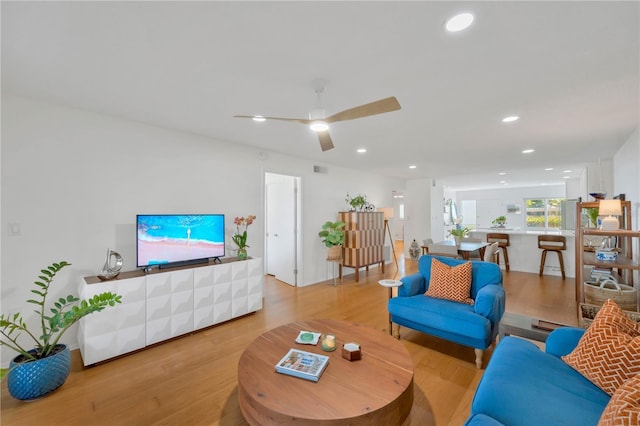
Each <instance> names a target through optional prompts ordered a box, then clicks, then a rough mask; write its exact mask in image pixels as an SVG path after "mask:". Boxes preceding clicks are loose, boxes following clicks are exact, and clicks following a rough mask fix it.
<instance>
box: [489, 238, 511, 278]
mask: <svg viewBox="0 0 640 426" xmlns="http://www.w3.org/2000/svg"><path fill="white" fill-rule="evenodd" d="M496 241H497V242H498V245H499V246H500V252H499V253H498V263H500V253H502V254H503V255H504V269H506V271H507V272H509V251H508V250H507V247H508V246H510V245H511V243H510V241H509V234H504V233H500V232H490V233H488V234H487V242H488V243H494V242H496Z"/></svg>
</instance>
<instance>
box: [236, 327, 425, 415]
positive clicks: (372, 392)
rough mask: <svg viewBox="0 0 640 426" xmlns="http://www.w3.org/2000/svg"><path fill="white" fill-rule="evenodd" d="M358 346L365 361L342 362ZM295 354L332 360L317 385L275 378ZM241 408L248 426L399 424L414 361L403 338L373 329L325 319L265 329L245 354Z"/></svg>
mask: <svg viewBox="0 0 640 426" xmlns="http://www.w3.org/2000/svg"><path fill="white" fill-rule="evenodd" d="M301 330H306V331H314V332H320V333H333V334H335V336H336V341H337V349H336V350H335V351H333V352H324V351H323V350H322V349H321V348H320V343H318V345H317V346H312V345H302V344H298V343H296V342H295V338H296V337H297V336H298V333H299V332H300V331H301ZM347 342H355V343H358V344H359V345H360V348H361V350H362V359H361V360H358V361H347V360H346V359H344V358H342V350H341V349H342V344H343V343H347ZM290 348H297V349H300V350H304V351H308V352H314V353H318V354H323V355H328V356H329V357H330V360H329V365H328V366H327V368H326V370H325V371H324V373H323V374H322V376H321V377H320V380H319V381H318V382H312V381H308V380H304V379H300V378H297V377H292V376H288V375H285V374H280V373H276V371H275V365H276V363H277V362H278V361H279V360H280V359H281V358H282V357H283V356H284V355H285V354H286V353H287V351H288V350H289V349H290ZM238 403H239V405H240V409H241V410H242V414H243V415H244V417H245V419H246V420H247V421H248V422H249V424H251V425H267V424H281V423H287V424H291V423H295V424H318V423H324V424H332V425H338V424H350V425H360V424H384V425H401V424H402V423H403V422H404V421H405V419H406V418H407V416H408V415H409V412H410V411H411V406H412V404H413V360H412V359H411V355H410V354H409V352H408V351H407V349H406V348H405V347H404V346H403V345H402V343H400V342H399V341H398V340H396V339H394V338H393V337H391V336H389V335H388V334H386V333H383V332H382V331H379V330H375V329H373V328H370V327H368V326H365V325H362V324H357V323H350V322H346V321H338V320H331V319H320V320H310V321H297V322H293V323H290V324H287V325H283V326H280V327H277V328H275V329H273V330H270V331H267V332H266V333H264V334H263V335H261V336H260V337H258V338H257V339H255V340H254V341H253V342H252V343H251V344H249V346H247V348H246V349H245V350H244V352H243V353H242V356H241V357H240V362H239V363H238Z"/></svg>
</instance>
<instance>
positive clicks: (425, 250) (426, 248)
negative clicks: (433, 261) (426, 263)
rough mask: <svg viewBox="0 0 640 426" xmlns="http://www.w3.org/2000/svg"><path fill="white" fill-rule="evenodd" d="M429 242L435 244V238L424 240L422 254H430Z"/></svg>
mask: <svg viewBox="0 0 640 426" xmlns="http://www.w3.org/2000/svg"><path fill="white" fill-rule="evenodd" d="M429 244H433V240H432V239H431V238H425V239H424V240H422V246H421V247H422V254H429Z"/></svg>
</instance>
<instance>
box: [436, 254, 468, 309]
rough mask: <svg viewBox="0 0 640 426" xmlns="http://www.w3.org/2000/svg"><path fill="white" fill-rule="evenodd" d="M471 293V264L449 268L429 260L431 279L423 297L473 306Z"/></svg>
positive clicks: (437, 261) (466, 263)
mask: <svg viewBox="0 0 640 426" xmlns="http://www.w3.org/2000/svg"><path fill="white" fill-rule="evenodd" d="M470 292H471V262H465V263H463V264H461V265H458V266H449V265H446V264H444V263H442V262H440V261H439V260H438V259H435V258H433V259H431V279H430V280H429V289H428V290H427V292H426V293H425V296H429V297H435V298H437V299H447V300H453V301H454V302H460V303H466V304H468V305H473V299H471V298H470V297H469V296H470Z"/></svg>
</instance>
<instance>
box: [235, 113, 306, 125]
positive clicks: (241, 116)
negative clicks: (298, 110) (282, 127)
mask: <svg viewBox="0 0 640 426" xmlns="http://www.w3.org/2000/svg"><path fill="white" fill-rule="evenodd" d="M234 117H235V118H254V117H255V115H234ZM262 118H264V119H266V120H280V121H292V122H294V123H300V124H311V123H312V122H313V120H307V119H304V118H282V117H262Z"/></svg>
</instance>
